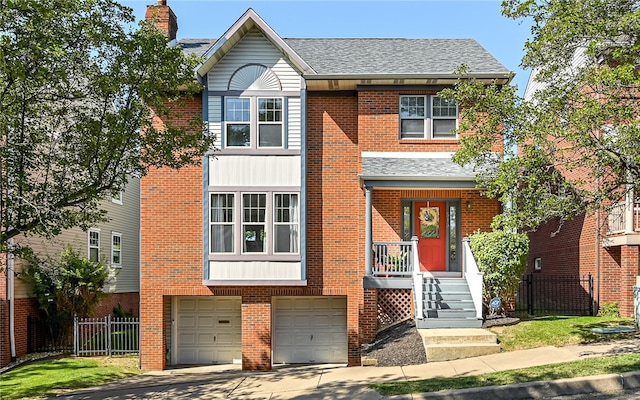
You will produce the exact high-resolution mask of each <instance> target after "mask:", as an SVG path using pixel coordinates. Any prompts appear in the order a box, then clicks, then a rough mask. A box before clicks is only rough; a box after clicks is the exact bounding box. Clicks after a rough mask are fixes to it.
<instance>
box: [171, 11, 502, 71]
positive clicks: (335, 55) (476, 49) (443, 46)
mask: <svg viewBox="0 0 640 400" xmlns="http://www.w3.org/2000/svg"><path fill="white" fill-rule="evenodd" d="M254 29H258V30H259V31H260V32H261V33H262V34H263V35H264V36H265V38H266V39H267V40H269V41H270V42H271V43H272V44H273V45H274V46H275V47H276V48H277V49H278V50H279V51H280V52H281V53H282V54H283V56H284V57H285V58H287V60H289V61H290V62H291V63H292V64H293V65H294V66H295V67H296V68H297V69H298V70H299V71H300V73H301V74H302V75H303V76H304V77H305V78H306V79H376V78H389V77H394V78H396V79H402V78H407V79H411V78H421V79H426V78H457V77H458V75H457V74H456V73H455V71H456V69H457V68H458V67H459V66H460V65H463V64H464V65H466V66H468V67H469V75H470V76H473V77H477V78H488V79H501V80H503V81H504V83H507V82H508V81H509V80H510V79H511V77H512V74H511V72H510V71H509V70H508V69H507V68H506V67H505V66H504V65H502V64H501V63H500V62H499V61H498V60H496V59H495V58H494V57H493V56H492V55H491V54H490V53H489V52H488V51H487V50H485V49H484V48H483V47H482V46H481V45H480V44H479V43H478V42H477V41H475V40H474V39H400V38H396V39H391V38H390V39H380V38H360V39H347V38H341V39H340V38H338V39H320V38H309V39H304V38H300V39H283V38H281V37H280V36H278V34H277V33H276V32H275V31H274V30H273V29H272V28H271V27H270V26H269V25H268V24H267V23H266V22H264V20H262V18H260V16H259V15H258V14H257V13H256V12H255V11H254V10H253V9H251V8H249V9H248V10H247V11H246V12H245V13H244V14H243V15H242V16H241V17H240V18H239V19H238V20H237V21H236V22H235V23H234V24H233V25H232V26H231V27H230V28H229V29H228V30H227V31H226V32H225V33H224V34H223V35H222V36H221V37H220V38H219V39H181V40H180V41H179V42H178V45H179V46H181V47H182V48H183V49H185V51H186V52H189V53H193V54H196V55H198V56H202V57H204V61H203V62H202V64H200V65H199V66H198V67H197V73H198V75H199V76H200V77H202V76H205V75H206V73H207V72H208V71H209V70H210V69H211V68H212V67H213V66H214V65H215V64H216V63H217V62H218V61H219V60H221V59H222V57H224V55H225V54H227V53H228V52H229V51H231V49H232V48H233V47H234V46H235V45H236V44H237V43H238V42H239V41H240V40H242V38H243V37H244V36H245V34H246V33H247V32H249V31H250V30H254Z"/></svg>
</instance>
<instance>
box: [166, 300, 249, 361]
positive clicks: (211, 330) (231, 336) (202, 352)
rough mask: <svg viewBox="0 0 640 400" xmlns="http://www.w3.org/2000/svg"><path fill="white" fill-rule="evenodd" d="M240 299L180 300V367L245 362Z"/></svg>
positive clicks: (178, 354) (178, 317)
mask: <svg viewBox="0 0 640 400" xmlns="http://www.w3.org/2000/svg"><path fill="white" fill-rule="evenodd" d="M240 302H241V301H240V298H239V297H238V298H228V297H224V298H218V297H196V296H193V297H178V299H177V303H178V304H177V307H176V308H177V318H176V321H177V326H176V337H177V357H176V360H175V361H176V363H177V364H212V363H213V364H229V363H232V362H241V360H242V337H241V331H242V325H241V319H240Z"/></svg>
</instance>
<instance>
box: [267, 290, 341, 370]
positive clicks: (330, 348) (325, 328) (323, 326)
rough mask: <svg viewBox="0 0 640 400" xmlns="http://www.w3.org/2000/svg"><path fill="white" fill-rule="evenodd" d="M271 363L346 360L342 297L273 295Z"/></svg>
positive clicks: (334, 361)
mask: <svg viewBox="0 0 640 400" xmlns="http://www.w3.org/2000/svg"><path fill="white" fill-rule="evenodd" d="M273 336H274V351H273V362H274V364H298V363H304V364H306V363H346V362H347V299H346V298H345V297H329V296H326V297H278V298H275V299H274V335H273Z"/></svg>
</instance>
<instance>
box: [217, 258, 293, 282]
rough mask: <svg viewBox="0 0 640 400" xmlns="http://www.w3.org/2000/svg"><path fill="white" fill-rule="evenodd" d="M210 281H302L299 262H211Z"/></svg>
mask: <svg viewBox="0 0 640 400" xmlns="http://www.w3.org/2000/svg"><path fill="white" fill-rule="evenodd" d="M209 279H210V280H243V281H247V280H298V281H299V280H302V270H301V266H300V263H299V262H279V261H210V262H209Z"/></svg>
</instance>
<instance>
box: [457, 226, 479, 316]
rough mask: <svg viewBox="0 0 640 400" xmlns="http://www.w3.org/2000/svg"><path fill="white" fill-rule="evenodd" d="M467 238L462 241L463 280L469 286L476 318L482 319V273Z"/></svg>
mask: <svg viewBox="0 0 640 400" xmlns="http://www.w3.org/2000/svg"><path fill="white" fill-rule="evenodd" d="M469 242H470V240H469V238H467V237H466V238H463V239H462V248H463V257H462V265H463V270H464V278H465V279H466V281H467V285H469V291H470V292H471V299H472V300H473V306H474V307H475V309H476V318H478V319H482V285H483V280H484V272H480V269H478V264H477V263H476V259H475V257H474V256H473V252H472V251H471V246H469Z"/></svg>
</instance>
